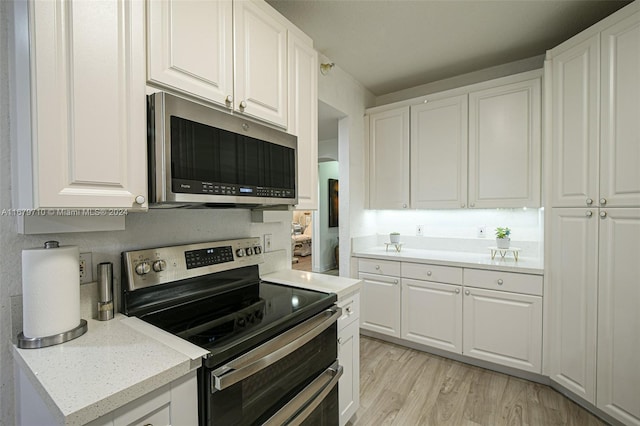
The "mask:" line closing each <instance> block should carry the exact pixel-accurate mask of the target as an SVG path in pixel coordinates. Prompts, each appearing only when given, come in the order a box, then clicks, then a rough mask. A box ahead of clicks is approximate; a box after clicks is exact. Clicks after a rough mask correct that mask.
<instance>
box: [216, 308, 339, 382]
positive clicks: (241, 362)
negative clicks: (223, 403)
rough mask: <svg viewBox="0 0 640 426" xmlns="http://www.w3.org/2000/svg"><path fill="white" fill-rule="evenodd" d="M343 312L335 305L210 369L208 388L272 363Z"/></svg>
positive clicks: (306, 340) (300, 344) (246, 375)
mask: <svg viewBox="0 0 640 426" xmlns="http://www.w3.org/2000/svg"><path fill="white" fill-rule="evenodd" d="M341 315H342V309H340V308H338V307H336V306H334V307H332V308H330V309H327V310H325V311H323V312H321V313H319V314H318V315H316V316H314V317H312V318H311V319H308V320H306V321H305V322H303V323H301V324H298V325H297V326H295V327H293V328H292V329H290V330H287V331H285V332H284V333H282V334H281V335H279V336H277V337H275V338H273V339H271V340H269V341H268V342H266V343H264V344H262V345H260V346H258V347H257V348H255V349H252V350H251V351H249V352H247V353H246V354H244V355H241V356H239V357H238V358H235V359H234V360H232V361H230V362H228V363H226V364H225V365H223V366H222V367H219V368H216V369H215V370H213V371H212V372H211V378H212V380H211V387H212V389H211V392H212V393H213V392H215V391H216V390H219V391H221V390H223V389H226V388H228V387H229V386H231V385H234V384H236V383H238V382H240V381H242V380H244V379H246V378H247V377H249V376H251V375H253V374H255V373H257V372H258V371H260V370H262V369H264V368H266V367H268V366H270V365H271V364H274V363H275V362H277V361H279V360H281V359H282V358H284V357H285V356H287V355H289V354H290V353H292V352H294V351H295V350H297V349H299V348H301V347H302V346H304V345H305V344H307V343H308V342H310V341H311V340H312V339H313V338H315V337H316V336H318V335H320V333H322V332H323V331H325V330H326V329H327V328H329V327H330V326H331V325H332V324H333V323H334V322H336V321H337V320H338V318H339V317H340V316H341Z"/></svg>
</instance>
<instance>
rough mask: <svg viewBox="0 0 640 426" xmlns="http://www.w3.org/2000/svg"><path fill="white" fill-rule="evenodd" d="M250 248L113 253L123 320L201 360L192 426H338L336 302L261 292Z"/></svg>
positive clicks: (266, 288)
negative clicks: (172, 338)
mask: <svg viewBox="0 0 640 426" xmlns="http://www.w3.org/2000/svg"><path fill="white" fill-rule="evenodd" d="M262 262H263V253H262V247H261V245H260V239H259V238H245V239H238V240H227V241H217V242H210V243H198V244H190V245H182V246H172V247H161V248H153V249H144V250H137V251H129V252H124V253H122V271H123V272H122V274H123V280H122V312H123V313H125V314H126V315H129V316H136V317H138V318H140V319H142V320H144V321H146V322H149V323H151V324H153V325H155V326H157V327H159V328H161V329H163V330H165V331H168V332H170V333H172V334H175V335H177V336H179V337H181V338H183V339H185V340H187V341H189V342H191V343H193V344H195V345H198V346H200V347H202V348H204V349H206V350H207V351H208V354H207V355H206V356H205V357H204V358H203V361H202V366H201V367H200V368H199V370H198V388H199V389H198V407H199V422H200V424H201V425H254V424H274V425H283V424H313V425H316V424H317V425H337V424H338V417H339V412H338V386H337V382H338V379H339V378H340V375H341V374H342V367H340V366H339V365H338V363H337V350H338V349H337V319H338V318H339V317H340V309H339V308H338V307H336V306H335V301H336V296H335V294H331V293H321V292H316V291H311V290H306V289H300V288H294V287H288V286H284V285H278V284H273V283H267V282H262V281H261V279H260V275H259V271H258V264H260V263H262Z"/></svg>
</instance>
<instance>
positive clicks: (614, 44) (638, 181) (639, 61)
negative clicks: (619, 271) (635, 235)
mask: <svg viewBox="0 0 640 426" xmlns="http://www.w3.org/2000/svg"><path fill="white" fill-rule="evenodd" d="M601 37H602V38H601V40H602V56H601V57H602V85H601V88H602V110H601V111H602V112H601V118H602V136H601V140H600V200H601V201H600V205H601V206H604V205H605V204H606V206H609V207H638V206H640V167H639V164H640V136H639V135H640V12H636V13H635V14H633V15H631V16H629V17H628V18H626V19H624V20H622V21H620V22H619V23H618V24H616V25H614V26H612V27H610V28H608V29H606V30H604V31H603V32H602V36H601Z"/></svg>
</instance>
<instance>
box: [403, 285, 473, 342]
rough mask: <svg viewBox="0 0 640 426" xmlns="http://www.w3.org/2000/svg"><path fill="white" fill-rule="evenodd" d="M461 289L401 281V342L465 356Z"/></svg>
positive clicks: (458, 287) (455, 286)
mask: <svg viewBox="0 0 640 426" xmlns="http://www.w3.org/2000/svg"><path fill="white" fill-rule="evenodd" d="M461 289H462V287H461V286H457V285H450V284H440V283H434V282H429V281H417V280H411V279H407V278H403V279H402V323H401V324H402V338H403V339H407V340H411V341H413V342H417V343H422V344H425V345H429V346H433V347H435V348H440V349H444V350H447V351H451V352H456V353H462V292H461Z"/></svg>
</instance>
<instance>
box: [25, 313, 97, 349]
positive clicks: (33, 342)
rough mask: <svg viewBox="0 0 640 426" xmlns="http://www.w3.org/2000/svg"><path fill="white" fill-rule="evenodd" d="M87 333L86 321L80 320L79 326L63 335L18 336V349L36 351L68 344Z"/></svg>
mask: <svg viewBox="0 0 640 426" xmlns="http://www.w3.org/2000/svg"><path fill="white" fill-rule="evenodd" d="M86 332H87V321H86V320H83V319H81V320H80V325H78V326H77V327H76V328H74V329H72V330H69V331H65V332H64V333H59V334H54V335H52V336H45V337H26V336H25V335H24V333H22V332H20V334H18V347H19V348H20V349H38V348H46V347H47V346H53V345H59V344H60V343H64V342H68V341H69V340H73V339H75V338H76V337H80V336H82V335H83V334H84V333H86Z"/></svg>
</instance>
